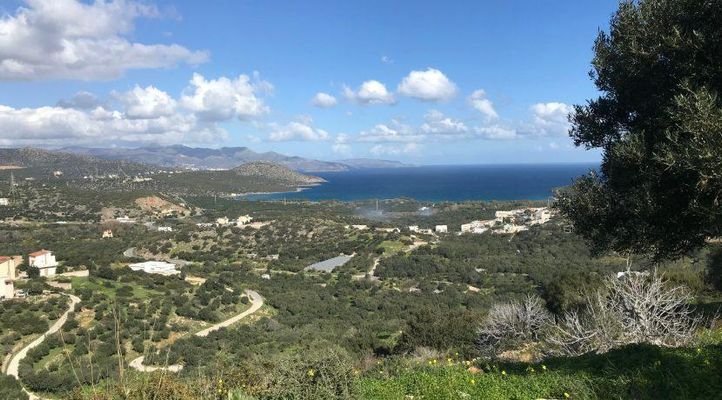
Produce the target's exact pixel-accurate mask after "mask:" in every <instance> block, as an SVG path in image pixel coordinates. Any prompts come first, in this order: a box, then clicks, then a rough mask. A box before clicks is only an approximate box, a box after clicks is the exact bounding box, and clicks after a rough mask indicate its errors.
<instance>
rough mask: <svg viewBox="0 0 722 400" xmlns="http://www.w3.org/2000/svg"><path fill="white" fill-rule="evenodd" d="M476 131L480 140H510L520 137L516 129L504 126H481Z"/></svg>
mask: <svg viewBox="0 0 722 400" xmlns="http://www.w3.org/2000/svg"><path fill="white" fill-rule="evenodd" d="M474 131H475V132H476V136H478V137H479V138H482V139H489V140H509V139H518V138H519V137H520V135H519V133H518V132H517V130H516V129H515V128H512V127H508V126H502V125H491V126H479V127H476V128H475V129H474Z"/></svg>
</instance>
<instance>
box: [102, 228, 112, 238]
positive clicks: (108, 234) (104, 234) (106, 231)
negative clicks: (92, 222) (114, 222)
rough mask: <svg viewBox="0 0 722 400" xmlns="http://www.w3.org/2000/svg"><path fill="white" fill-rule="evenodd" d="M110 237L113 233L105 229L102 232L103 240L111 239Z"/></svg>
mask: <svg viewBox="0 0 722 400" xmlns="http://www.w3.org/2000/svg"><path fill="white" fill-rule="evenodd" d="M112 237H113V231H112V230H111V229H106V230H104V231H103V239H105V238H112Z"/></svg>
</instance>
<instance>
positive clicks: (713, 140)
mask: <svg viewBox="0 0 722 400" xmlns="http://www.w3.org/2000/svg"><path fill="white" fill-rule="evenodd" d="M720 21H722V2H719V1H709V0H640V1H627V2H624V3H622V4H621V5H620V7H619V10H618V11H617V12H616V13H615V15H614V16H613V17H612V19H611V23H610V29H609V32H608V33H606V32H601V33H600V34H599V36H598V37H597V40H596V42H595V44H594V54H595V55H594V59H593V61H592V66H593V70H592V71H591V77H592V78H593V80H594V83H595V85H596V86H597V88H598V89H599V90H600V91H601V92H602V94H601V96H600V97H598V98H597V99H594V100H590V101H588V103H587V104H585V105H577V106H575V107H574V112H573V113H572V114H571V115H570V122H571V124H572V127H571V130H570V135H571V137H572V138H573V139H574V142H575V144H576V145H577V146H585V147H586V148H587V149H591V148H599V149H601V150H602V152H603V161H602V165H601V168H600V170H599V172H598V173H591V174H589V175H588V176H585V177H582V178H580V179H579V180H577V181H576V182H575V183H574V184H573V185H572V186H571V187H570V188H568V189H565V190H562V191H560V193H559V194H558V197H557V198H558V200H557V202H556V206H557V208H558V209H559V210H560V211H561V213H562V214H563V215H564V216H566V217H567V218H569V219H570V220H571V221H572V222H573V224H574V227H575V229H576V230H577V232H579V233H580V234H581V235H582V236H584V237H585V238H586V239H587V240H589V241H590V242H591V244H592V246H593V248H594V250H596V251H597V252H601V251H605V250H610V249H611V250H615V251H619V252H624V253H626V254H630V253H644V254H650V255H652V256H654V257H655V258H657V259H661V258H666V257H677V256H680V255H682V254H685V253H686V252H688V251H690V250H692V249H695V248H698V247H701V246H703V245H704V243H705V239H706V238H707V237H710V236H712V237H714V236H719V235H720V232H721V230H722V207H720V203H721V202H722V157H720V153H719V152H720V149H722V100H721V99H720V97H719V94H720V93H721V92H722V24H720Z"/></svg>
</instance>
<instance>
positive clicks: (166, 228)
mask: <svg viewBox="0 0 722 400" xmlns="http://www.w3.org/2000/svg"><path fill="white" fill-rule="evenodd" d="M158 232H173V228H172V227H170V226H159V227H158Z"/></svg>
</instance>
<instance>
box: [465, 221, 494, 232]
mask: <svg viewBox="0 0 722 400" xmlns="http://www.w3.org/2000/svg"><path fill="white" fill-rule="evenodd" d="M494 225H496V220H494V219H490V220H486V221H471V222H469V223H468V224H463V225H461V233H477V234H478V233H484V232H486V231H488V230H489V228H491V227H493V226H494Z"/></svg>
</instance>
